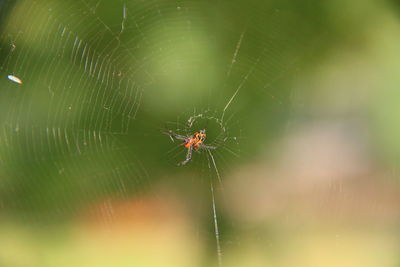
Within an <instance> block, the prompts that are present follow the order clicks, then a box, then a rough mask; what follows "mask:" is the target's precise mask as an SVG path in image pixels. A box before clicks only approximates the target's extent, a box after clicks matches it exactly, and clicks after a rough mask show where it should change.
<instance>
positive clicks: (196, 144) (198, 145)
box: [163, 130, 217, 166]
mask: <svg viewBox="0 0 400 267" xmlns="http://www.w3.org/2000/svg"><path fill="white" fill-rule="evenodd" d="M163 133H164V134H166V135H168V136H169V137H170V138H171V139H172V141H174V139H173V138H175V139H177V140H183V141H184V142H183V143H182V144H181V145H183V146H185V147H186V148H187V149H188V151H187V153H186V158H185V160H184V161H182V162H179V163H178V166H182V165H185V164H186V163H188V162H189V161H190V160H191V159H192V152H193V149H194V151H196V152H198V151H199V149H216V148H217V147H215V146H209V145H205V144H204V140H205V139H206V130H200V131H198V132H195V133H194V134H193V135H190V136H184V135H179V134H175V133H173V132H172V131H169V132H163Z"/></svg>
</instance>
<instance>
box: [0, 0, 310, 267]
mask: <svg viewBox="0 0 400 267" xmlns="http://www.w3.org/2000/svg"><path fill="white" fill-rule="evenodd" d="M295 8H296V7H293V3H289V2H280V1H277V2H269V3H259V2H257V1H255V2H250V3H248V4H246V5H242V4H239V3H236V2H231V1H229V2H223V1H220V2H218V3H215V1H201V2H193V1H180V0H175V1H85V0H81V1H18V2H14V1H5V2H3V3H2V6H1V10H2V11H1V12H2V14H1V18H2V21H1V29H2V30H1V36H0V59H1V61H0V72H1V77H2V78H1V79H0V88H1V90H0V102H1V103H0V109H1V112H0V117H1V120H0V122H1V125H0V164H1V165H2V168H1V177H3V179H2V181H1V184H0V201H1V203H2V204H1V209H2V210H3V211H4V212H8V213H15V212H17V211H18V212H20V214H24V216H26V217H28V218H30V219H32V220H42V219H43V217H44V216H48V217H50V218H52V217H54V216H68V215H70V214H74V213H76V211H77V208H78V207H79V206H81V205H85V204H88V203H91V202H96V201H98V200H99V199H100V200H101V199H104V198H107V197H109V196H119V197H122V198H129V196H131V195H133V194H135V193H137V192H142V191H143V190H144V188H148V187H149V186H151V184H152V179H156V178H153V177H154V175H153V173H152V172H150V171H149V167H148V166H154V165H157V164H158V162H154V161H155V160H154V159H153V161H152V159H150V158H151V157H152V155H155V154H163V153H164V152H165V151H167V150H168V149H169V148H167V146H169V145H170V144H168V145H165V146H163V145H161V146H159V145H158V144H161V142H162V141H159V142H158V143H156V145H153V141H154V139H155V138H156V139H163V138H164V137H165V136H163V135H162V134H161V133H160V132H159V126H158V125H160V124H163V123H164V124H165V122H167V123H166V128H168V129H169V130H173V131H175V132H177V133H180V134H185V135H190V134H192V133H193V132H195V131H198V130H199V129H203V128H204V129H207V141H206V143H207V144H210V145H213V146H216V147H217V149H216V150H215V151H211V150H207V151H204V152H202V153H201V154H200V155H197V154H196V153H195V155H194V158H193V162H192V163H191V164H192V165H191V166H190V164H189V166H188V168H190V167H193V168H196V166H197V167H199V169H200V170H201V171H202V173H204V174H205V176H206V178H207V179H209V180H208V181H209V182H207V183H205V184H207V187H209V193H210V198H211V202H212V203H211V206H210V210H211V216H210V217H211V218H212V224H213V228H214V230H213V236H214V238H215V242H216V243H215V244H216V250H217V254H218V260H219V264H220V265H221V264H222V259H223V244H222V242H224V238H223V236H224V235H223V234H222V235H221V226H220V224H219V223H218V221H219V214H218V203H217V201H216V194H218V193H219V192H220V190H215V189H216V185H218V186H217V187H218V188H222V189H223V177H222V176H223V173H224V170H225V169H229V167H230V163H229V162H233V161H230V159H229V156H233V157H234V158H238V159H239V160H244V159H246V157H247V156H248V154H249V151H254V150H255V151H256V147H257V144H255V143H254V142H253V143H252V142H248V143H247V142H246V140H257V139H260V138H265V135H266V133H265V132H266V131H267V129H268V123H269V122H272V123H282V125H284V121H285V120H284V117H285V113H284V112H285V111H284V110H285V108H284V107H283V105H282V103H283V102H285V101H287V100H288V99H289V97H290V90H288V89H285V88H287V84H286V87H285V82H284V81H285V79H282V78H283V77H285V78H287V77H290V75H292V74H293V73H295V71H296V68H297V67H298V64H297V62H298V61H301V59H302V57H304V56H305V55H303V54H301V55H298V53H297V52H296V50H297V49H298V48H299V47H304V46H305V45H306V44H308V43H309V36H312V34H313V32H312V31H310V29H309V28H310V26H309V25H308V24H307V21H304V22H303V23H299V19H300V18H301V17H302V14H298V15H295V14H293V13H291V12H293V10H296V9H295ZM304 9H305V10H306V11H307V10H308V9H307V6H306V7H304ZM300 50H301V49H300ZM302 51H304V49H303V50H302ZM8 75H12V76H13V77H17V78H18V79H20V80H21V81H22V83H21V84H19V83H16V82H13V81H12V80H10V79H7V76H8ZM251 95H257V101H255V100H254V99H251V98H250V96H251ZM182 110H188V111H186V112H184V113H183V114H182ZM193 110H194V111H193ZM177 114H180V115H178V116H179V118H178V119H172V120H171V118H176V117H177ZM237 114H240V116H239V115H237ZM254 116H260V124H259V125H254V124H252V123H253V121H254V120H252V119H251V118H253V117H254ZM276 116H278V117H279V118H278V119H277V118H276ZM239 117H240V118H239ZM255 129H257V130H255ZM268 134H274V133H271V132H269V133H268ZM160 147H161V148H162V149H163V148H164V147H165V149H166V150H163V151H161V152H160ZM243 148H244V150H243ZM173 153H175V152H173ZM182 153H183V154H184V153H185V152H184V151H183V150H180V152H179V153H178V154H177V153H175V154H174V155H173V156H172V158H173V159H174V160H175V158H176V159H177V160H178V159H183V158H182ZM139 155H140V156H139ZM146 155H150V156H146ZM243 155H245V156H246V157H245V156H243ZM168 157H169V156H168ZM156 160H158V158H157V159H156ZM196 164H197V165H196ZM169 167H170V166H169ZM162 168H164V169H163V171H165V167H160V169H162Z"/></svg>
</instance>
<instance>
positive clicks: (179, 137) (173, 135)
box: [161, 131, 187, 141]
mask: <svg viewBox="0 0 400 267" xmlns="http://www.w3.org/2000/svg"><path fill="white" fill-rule="evenodd" d="M161 133H163V134H166V135H168V136H169V138H171V140H172V141H174V139H173V138H175V139H178V140H186V139H187V136H183V135H179V134H176V133H174V132H173V131H168V132H164V131H162V132H161Z"/></svg>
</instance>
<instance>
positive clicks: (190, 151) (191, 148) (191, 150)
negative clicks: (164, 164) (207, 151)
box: [178, 146, 193, 166]
mask: <svg viewBox="0 0 400 267" xmlns="http://www.w3.org/2000/svg"><path fill="white" fill-rule="evenodd" d="M192 152H193V146H190V147H189V148H188V152H187V153H186V159H185V160H184V161H182V162H179V163H178V166H182V165H185V164H186V163H188V162H189V161H190V160H191V159H192Z"/></svg>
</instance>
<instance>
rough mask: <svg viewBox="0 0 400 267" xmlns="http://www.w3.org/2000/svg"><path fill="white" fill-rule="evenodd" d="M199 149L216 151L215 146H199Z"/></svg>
mask: <svg viewBox="0 0 400 267" xmlns="http://www.w3.org/2000/svg"><path fill="white" fill-rule="evenodd" d="M199 148H200V149H216V148H217V147H216V146H209V145H205V144H201V145H200V146H199Z"/></svg>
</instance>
